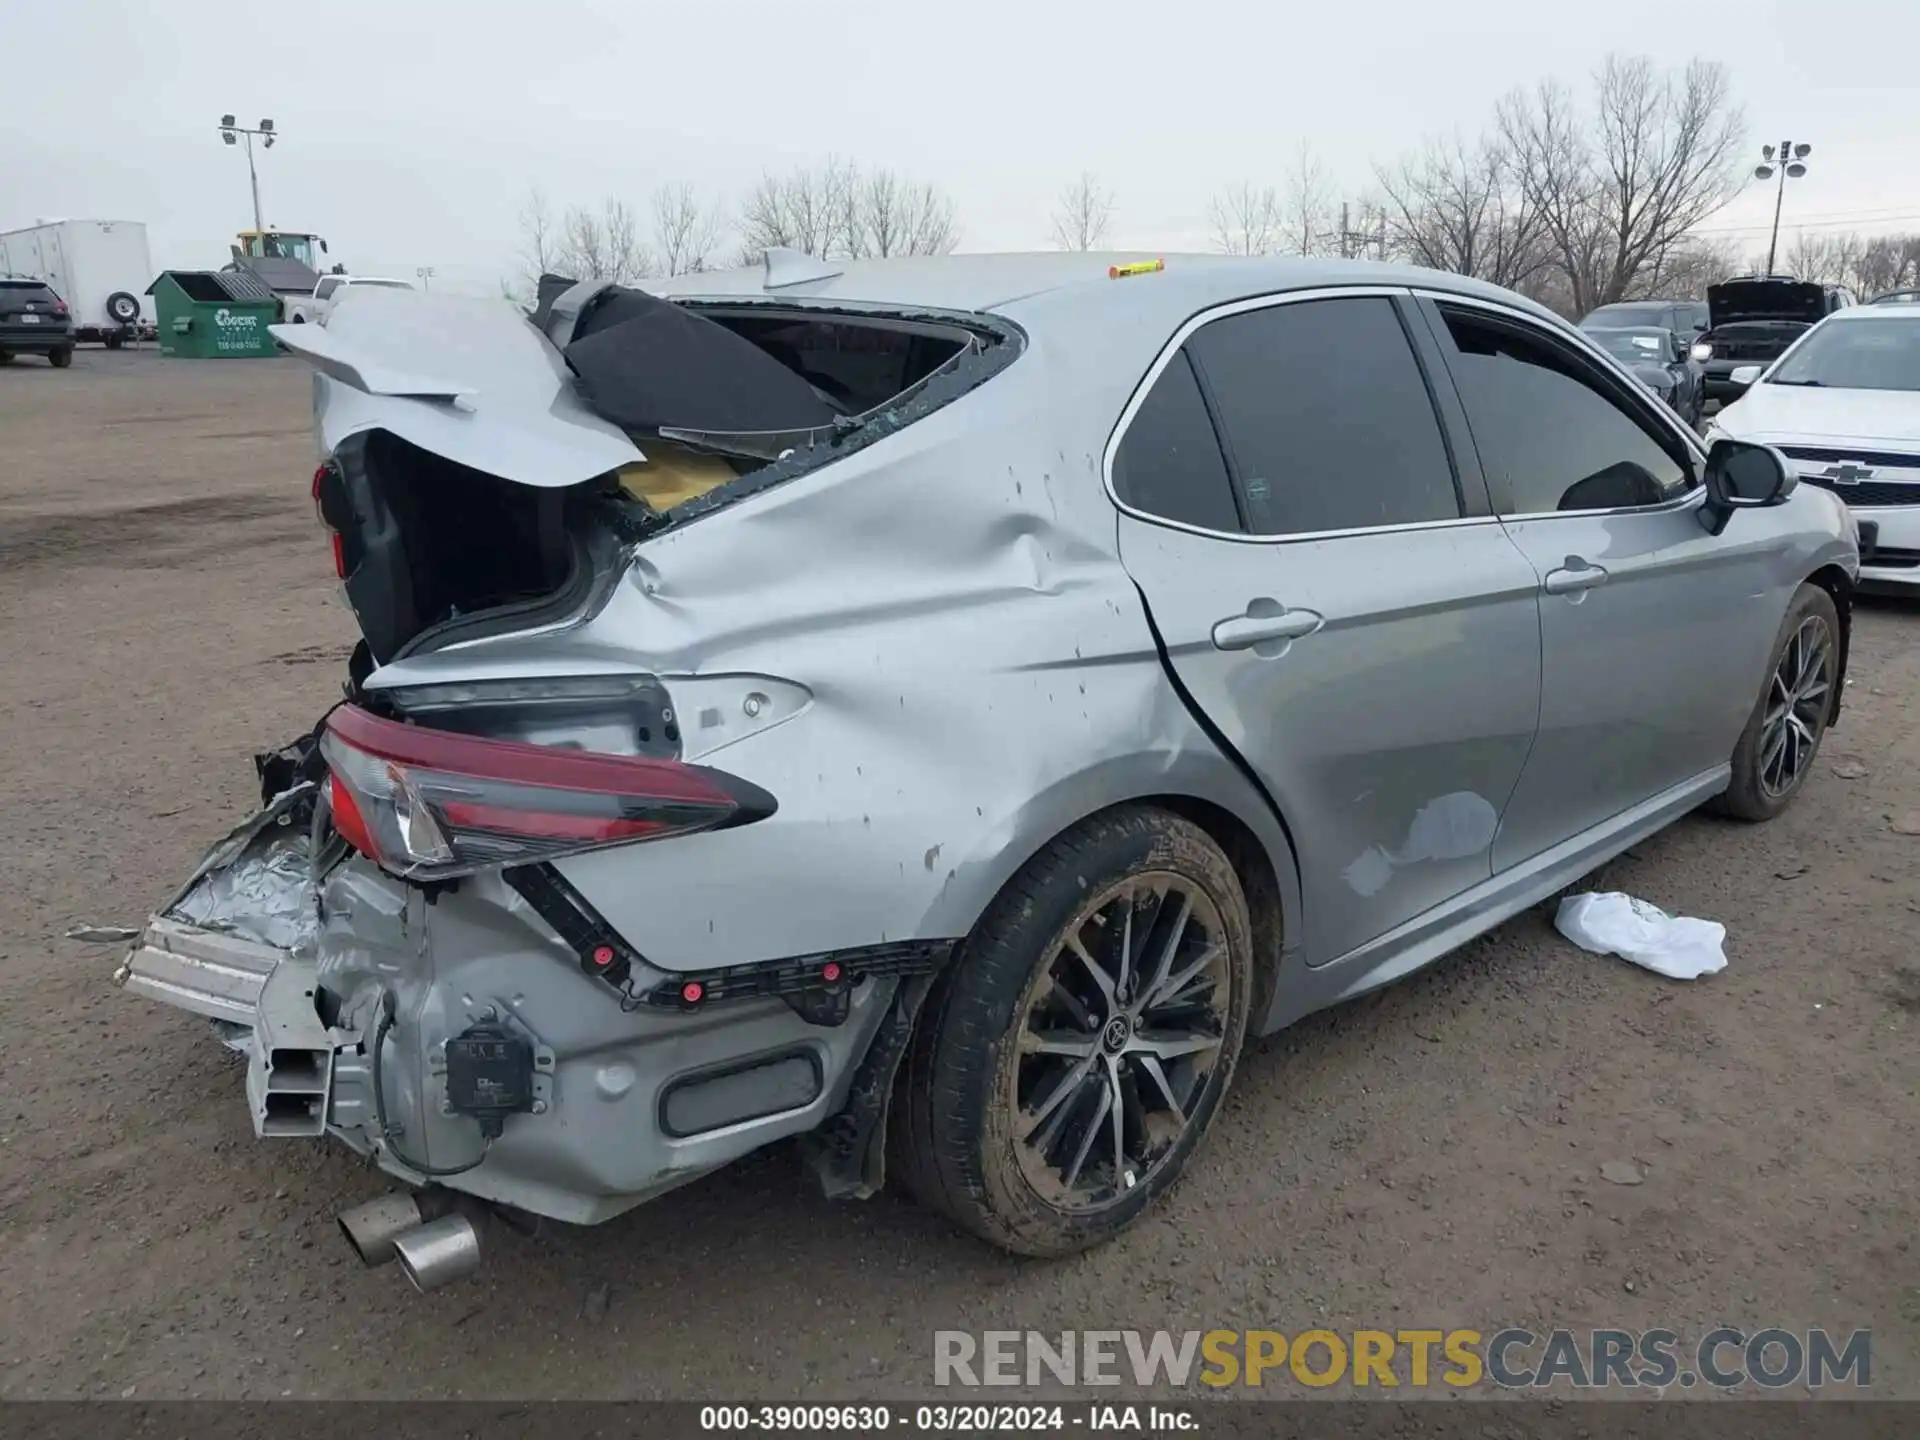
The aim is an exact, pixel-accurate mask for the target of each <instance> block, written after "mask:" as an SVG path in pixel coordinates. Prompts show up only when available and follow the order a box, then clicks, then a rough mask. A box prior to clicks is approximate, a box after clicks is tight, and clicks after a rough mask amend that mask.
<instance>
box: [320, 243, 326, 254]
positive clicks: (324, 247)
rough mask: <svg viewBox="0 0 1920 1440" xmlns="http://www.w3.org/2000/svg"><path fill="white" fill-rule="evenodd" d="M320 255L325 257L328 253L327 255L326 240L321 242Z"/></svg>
mask: <svg viewBox="0 0 1920 1440" xmlns="http://www.w3.org/2000/svg"><path fill="white" fill-rule="evenodd" d="M320 253H321V254H322V255H324V254H326V253H327V242H326V241H324V240H322V241H321V242H320Z"/></svg>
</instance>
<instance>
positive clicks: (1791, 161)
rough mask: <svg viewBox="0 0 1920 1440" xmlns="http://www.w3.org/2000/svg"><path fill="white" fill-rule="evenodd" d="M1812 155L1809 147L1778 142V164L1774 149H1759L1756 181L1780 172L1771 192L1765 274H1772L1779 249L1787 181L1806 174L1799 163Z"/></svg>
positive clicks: (1768, 147) (1805, 169)
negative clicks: (1769, 229)
mask: <svg viewBox="0 0 1920 1440" xmlns="http://www.w3.org/2000/svg"><path fill="white" fill-rule="evenodd" d="M1812 153H1813V146H1811V145H1796V144H1794V143H1793V141H1791V140H1782V141H1781V142H1780V150H1779V163H1778V164H1776V163H1775V161H1774V148H1773V146H1771V145H1762V146H1761V147H1760V156H1761V162H1760V164H1758V165H1756V166H1754V167H1753V176H1754V179H1756V180H1771V179H1772V178H1773V172H1774V171H1775V170H1778V171H1779V172H1780V184H1779V187H1778V188H1777V189H1776V190H1775V191H1774V192H1773V238H1772V239H1771V240H1769V241H1767V274H1769V275H1771V274H1773V256H1774V252H1775V251H1776V250H1778V249H1779V248H1780V202H1781V201H1782V200H1784V199H1785V198H1786V195H1787V181H1788V180H1789V179H1793V180H1798V179H1799V178H1800V177H1801V176H1802V175H1804V174H1806V173H1807V167H1806V166H1805V165H1803V164H1801V163H1800V162H1801V161H1803V160H1805V159H1806V158H1807V156H1808V155H1810V154H1812Z"/></svg>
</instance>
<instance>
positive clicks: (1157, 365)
mask: <svg viewBox="0 0 1920 1440" xmlns="http://www.w3.org/2000/svg"><path fill="white" fill-rule="evenodd" d="M1412 294H1414V292H1413V291H1412V290H1410V289H1408V288H1407V287H1406V286H1405V285H1321V286H1316V287H1315V288H1313V289H1311V290H1284V291H1281V292H1279V293H1277V294H1271V295H1251V296H1246V297H1243V298H1242V299H1239V300H1228V301H1225V302H1223V303H1222V304H1219V305H1214V306H1211V307H1209V308H1208V309H1205V310H1202V311H1199V312H1198V313H1197V314H1194V315H1192V316H1189V317H1188V318H1187V320H1186V321H1185V322H1184V323H1182V325H1181V326H1180V328H1179V329H1178V330H1176V331H1174V332H1173V338H1172V339H1171V340H1169V341H1167V342H1166V344H1165V345H1163V346H1162V347H1161V349H1160V353H1159V354H1158V355H1156V356H1155V357H1154V361H1153V364H1151V365H1149V366H1148V367H1147V373H1146V374H1145V375H1144V376H1142V377H1141V379H1140V382H1139V383H1138V384H1137V385H1136V386H1135V387H1134V390H1133V394H1132V395H1130V396H1128V397H1127V403H1126V405H1125V407H1124V408H1123V409H1122V410H1121V411H1120V418H1119V420H1118V421H1117V422H1115V424H1114V427H1113V433H1112V434H1111V435H1110V436H1108V437H1107V446H1106V449H1105V450H1104V451H1103V452H1102V453H1101V460H1100V478H1101V484H1102V486H1103V487H1104V488H1105V490H1106V492H1107V499H1109V500H1111V501H1112V502H1113V505H1114V508H1115V509H1117V510H1118V511H1119V512H1120V513H1121V514H1122V515H1128V516H1131V517H1132V518H1133V519H1135V520H1140V521H1143V522H1145V523H1146V524H1148V525H1158V526H1160V527H1162V528H1163V529H1167V530H1184V531H1185V532H1186V533H1187V534H1189V535H1201V536H1204V537H1206V538H1207V539H1209V540H1226V541H1230V542H1232V543H1234V544H1236V545H1297V544H1301V543H1303V542H1305V543H1311V542H1313V541H1316V540H1345V539H1350V538H1352V537H1354V536H1359V535H1398V534H1405V533H1408V532H1410V531H1418V530H1454V529H1459V528H1462V527H1464V526H1468V525H1498V524H1499V523H1500V517H1499V516H1498V515H1461V516H1458V517H1456V518H1454V519H1451V520H1410V521H1407V522H1406V523H1405V524H1400V525H1362V526H1355V527H1351V528H1349V529H1345V530H1302V531H1299V532H1297V533H1294V534H1288V535H1249V534H1247V533H1246V532H1244V531H1238V530H1210V529H1208V528H1207V527H1206V526H1204V525H1189V524H1188V523H1187V522H1186V521H1184V520H1171V519H1168V518H1167V517H1166V516H1164V515H1155V514H1153V513H1151V512H1150V511H1146V510H1141V509H1139V508H1137V507H1135V506H1133V505H1129V504H1128V503H1127V502H1126V501H1124V500H1122V499H1121V498H1120V494H1119V492H1118V491H1117V490H1115V489H1114V488H1113V459H1114V456H1115V455H1117V454H1119V452H1120V446H1121V443H1122V442H1123V441H1125V439H1126V438H1127V431H1128V430H1130V429H1131V428H1132V427H1133V419H1134V416H1135V415H1137V414H1138V413H1139V411H1140V407H1141V406H1142V405H1143V404H1145V403H1146V398H1147V396H1148V395H1149V394H1150V393H1151V392H1152V390H1153V387H1154V386H1155V385H1156V384H1158V383H1159V381H1160V375H1161V373H1162V372H1163V371H1164V370H1165V369H1166V368H1167V366H1168V365H1170V364H1172V363H1173V357H1174V356H1176V355H1178V354H1179V353H1180V348H1181V347H1182V346H1183V345H1185V344H1186V343H1187V341H1188V340H1189V339H1191V338H1192V336H1193V334H1194V332H1195V331H1197V330H1199V329H1201V328H1202V327H1203V326H1206V325H1210V324H1212V323H1213V322H1214V321H1216V320H1225V319H1227V318H1228V317H1229V316H1233V315H1244V314H1246V313H1247V312H1249V311H1252V310H1270V309H1273V308H1275V307H1276V306H1280V305H1300V304H1306V303H1309V302H1311V301H1315V300H1365V299H1379V298H1385V299H1389V300H1391V299H1395V298H1399V299H1405V298H1407V297H1408V296H1410V295H1412ZM1407 350H1408V353H1409V354H1411V355H1412V356H1413V358H1414V363H1415V364H1418V363H1419V361H1420V356H1419V353H1418V352H1417V351H1415V350H1414V348H1413V342H1412V340H1408V342H1407ZM1433 423H1434V425H1435V426H1436V427H1438V429H1439V431H1440V434H1441V436H1442V439H1443V440H1444V438H1445V436H1446V423H1445V421H1444V420H1442V418H1441V416H1440V412H1439V410H1438V409H1437V408H1436V409H1435V410H1434V415H1433Z"/></svg>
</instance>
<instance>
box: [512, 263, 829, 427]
mask: <svg viewBox="0 0 1920 1440" xmlns="http://www.w3.org/2000/svg"><path fill="white" fill-rule="evenodd" d="M573 284H574V282H573V281H571V280H566V279H563V278H562V277H560V276H557V275H543V276H541V277H540V286H539V299H538V304H537V308H536V311H535V315H534V323H535V324H536V325H537V326H540V327H541V328H542V329H544V328H545V323H546V319H547V317H549V316H550V315H551V313H552V309H553V303H554V301H555V300H556V299H558V298H559V296H560V295H562V294H564V293H565V292H566V291H567V290H568V289H570V288H572V286H573ZM561 354H562V355H563V356H564V357H565V358H566V361H567V364H568V365H569V366H570V367H571V368H572V370H573V373H574V375H575V376H576V377H577V378H578V381H579V389H580V393H581V395H582V397H583V398H584V399H585V400H586V401H587V403H588V404H589V405H590V406H591V407H592V408H593V409H594V411H595V412H596V413H598V414H599V415H600V416H601V417H602V418H603V419H606V420H610V421H612V422H613V423H614V424H616V425H619V426H621V427H623V428H625V429H628V430H659V429H662V428H667V429H675V430H695V431H708V432H732V433H745V432H756V431H776V430H777V431H787V430H811V429H816V428H818V427H820V426H825V425H831V424H832V423H833V421H834V415H835V412H834V410H833V407H832V406H830V405H829V404H828V403H827V402H826V401H824V400H822V399H821V398H820V396H819V395H818V394H816V393H815V391H814V388H813V386H812V385H810V384H809V383H808V382H807V381H806V380H804V379H803V378H802V377H801V376H799V375H798V374H796V373H795V372H794V371H792V370H790V369H788V368H787V367H786V366H785V365H783V364H781V363H780V361H778V360H776V359H774V358H773V356H771V355H769V354H768V353H767V352H766V351H764V350H762V349H760V348H759V346H757V345H755V344H753V343H752V342H751V341H749V340H745V339H743V338H741V337H740V336H739V335H737V334H735V333H734V332H733V331H732V330H730V329H728V328H727V327H726V326H724V325H722V324H720V323H718V322H717V321H714V320H709V319H708V318H707V317H706V316H704V315H700V314H698V313H697V312H695V311H692V310H688V309H686V308H684V307H682V306H680V305H677V304H675V303H673V302H672V301H668V300H662V299H660V298H658V297H657V296H653V295H649V294H647V293H646V292H645V291H642V290H633V289H629V288H627V287H626V286H619V285H615V286H609V287H608V288H607V289H605V290H603V291H602V292H601V293H600V294H598V295H596V296H594V297H593V299H592V300H590V301H589V302H588V304H587V307H586V309H585V310H583V311H582V312H581V314H580V318H579V322H578V324H577V325H576V326H575V329H574V336H573V339H572V340H571V341H570V342H569V343H568V344H567V345H566V346H565V347H564V349H563V350H562V351H561Z"/></svg>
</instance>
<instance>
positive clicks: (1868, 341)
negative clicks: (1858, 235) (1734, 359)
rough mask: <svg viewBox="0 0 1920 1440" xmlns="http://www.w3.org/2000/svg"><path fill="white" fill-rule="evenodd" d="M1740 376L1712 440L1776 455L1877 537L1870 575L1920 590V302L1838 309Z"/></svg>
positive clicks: (1870, 550)
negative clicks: (1765, 448) (1768, 449)
mask: <svg viewBox="0 0 1920 1440" xmlns="http://www.w3.org/2000/svg"><path fill="white" fill-rule="evenodd" d="M1883 302H1884V303H1883ZM1738 378H1739V381H1740V384H1741V398H1740V399H1739V400H1738V401H1736V402H1735V403H1733V404H1731V405H1729V406H1727V407H1726V408H1725V409H1723V410H1721V411H1720V413H1719V414H1717V415H1716V416H1714V419H1713V423H1712V426H1711V427H1710V428H1709V430H1708V432H1707V435H1708V439H1709V440H1714V439H1719V438H1722V437H1726V438H1737V439H1740V440H1745V441H1753V442H1759V443H1762V444H1766V445H1770V446H1773V447H1774V448H1776V449H1777V450H1779V451H1780V453H1781V454H1782V455H1784V456H1785V457H1786V460H1787V463H1788V464H1789V465H1790V466H1792V467H1793V469H1794V471H1795V472H1796V474H1797V475H1798V476H1799V479H1800V481H1801V483H1802V484H1806V485H1813V486H1818V487H1819V488H1821V489H1823V490H1830V491H1832V492H1833V493H1834V494H1836V495H1838V496H1840V498H1841V499H1843V500H1844V501H1846V503H1847V507H1848V509H1849V510H1850V511H1851V512H1852V514H1853V515H1854V517H1855V519H1856V521H1858V522H1859V524H1860V525H1861V527H1862V530H1863V533H1870V534H1871V536H1872V543H1871V545H1870V546H1869V547H1867V550H1866V553H1865V554H1864V555H1863V556H1862V560H1861V567H1860V578H1861V580H1862V581H1864V582H1870V583H1872V584H1875V585H1879V586H1889V587H1899V588H1903V589H1909V590H1912V589H1920V304H1915V303H1912V302H1910V301H1905V300H1900V299H1890V298H1888V297H1882V298H1881V300H1877V301H1875V302H1874V303H1872V304H1869V305H1859V306H1854V307H1852V308H1850V309H1844V310H1840V311H1837V312H1835V313H1833V314H1830V315H1828V316H1827V317H1826V318H1824V319H1823V320H1821V321H1820V322H1819V323H1818V324H1816V325H1813V326H1811V327H1809V328H1808V329H1807V330H1806V331H1804V332H1803V333H1802V334H1801V335H1800V336H1799V337H1798V338H1797V339H1796V340H1795V341H1794V343H1793V344H1792V345H1791V346H1789V347H1788V349H1787V350H1786V352H1785V353H1784V354H1783V355H1781V356H1780V357H1779V359H1777V360H1776V361H1774V362H1773V363H1772V364H1771V365H1765V366H1761V365H1755V366H1751V367H1749V368H1748V369H1747V370H1746V371H1744V372H1742V373H1741V374H1740V375H1739V377H1738Z"/></svg>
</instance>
